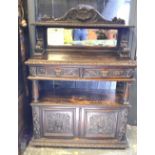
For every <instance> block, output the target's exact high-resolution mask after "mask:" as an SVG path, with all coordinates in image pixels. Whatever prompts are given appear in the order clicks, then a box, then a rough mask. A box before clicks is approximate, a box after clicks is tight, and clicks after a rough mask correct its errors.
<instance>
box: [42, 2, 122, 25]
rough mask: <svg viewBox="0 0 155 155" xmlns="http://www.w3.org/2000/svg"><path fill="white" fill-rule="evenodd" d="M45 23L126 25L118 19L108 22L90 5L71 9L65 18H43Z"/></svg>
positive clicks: (81, 5)
mask: <svg viewBox="0 0 155 155" xmlns="http://www.w3.org/2000/svg"><path fill="white" fill-rule="evenodd" d="M40 19H41V20H44V21H57V22H59V21H60V22H61V21H63V22H65V21H66V22H81V23H83V22H85V23H104V24H125V21H124V20H122V19H120V18H119V19H118V18H116V17H115V18H113V19H112V21H109V20H106V19H104V18H103V17H102V15H101V14H100V13H99V12H98V11H97V10H96V9H94V8H93V7H92V6H90V5H84V4H80V5H78V6H77V7H75V8H71V9H70V10H69V11H68V12H67V13H66V14H65V15H64V16H62V17H60V18H50V17H42V18H40Z"/></svg>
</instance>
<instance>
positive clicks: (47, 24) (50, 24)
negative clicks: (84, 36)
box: [31, 21, 135, 29]
mask: <svg viewBox="0 0 155 155" xmlns="http://www.w3.org/2000/svg"><path fill="white" fill-rule="evenodd" d="M31 24H32V25H34V26H44V27H75V28H77V27H84V28H115V29H119V28H134V27H135V26H134V25H124V24H104V23H77V22H76V23H73V22H68V21H67V22H64V21H63V22H61V21H59V22H57V21H37V22H34V23H31Z"/></svg>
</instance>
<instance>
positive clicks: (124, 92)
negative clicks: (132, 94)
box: [116, 82, 130, 103]
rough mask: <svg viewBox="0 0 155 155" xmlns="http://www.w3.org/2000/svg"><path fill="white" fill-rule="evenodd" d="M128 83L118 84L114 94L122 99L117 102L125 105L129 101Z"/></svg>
mask: <svg viewBox="0 0 155 155" xmlns="http://www.w3.org/2000/svg"><path fill="white" fill-rule="evenodd" d="M129 86H130V83H129V82H118V83H117V87H116V93H117V94H121V96H122V99H121V100H120V101H119V102H122V103H125V102H128V101H129Z"/></svg>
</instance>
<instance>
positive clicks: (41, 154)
mask: <svg viewBox="0 0 155 155" xmlns="http://www.w3.org/2000/svg"><path fill="white" fill-rule="evenodd" d="M127 137H128V142H129V148H127V149H125V150H110V149H67V148H66V149H64V148H63V149H60V148H35V147H31V146H28V147H27V148H26V150H25V152H24V154H23V155H137V127H135V126H129V125H128V128H127Z"/></svg>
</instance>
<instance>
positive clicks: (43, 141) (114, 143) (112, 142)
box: [30, 138, 128, 149]
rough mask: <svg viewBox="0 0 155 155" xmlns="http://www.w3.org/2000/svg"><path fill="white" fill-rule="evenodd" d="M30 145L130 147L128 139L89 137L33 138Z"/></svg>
mask: <svg viewBox="0 0 155 155" xmlns="http://www.w3.org/2000/svg"><path fill="white" fill-rule="evenodd" d="M30 146H39V147H67V148H107V149H108V148H109V149H110V148H111V149H114V148H115V149H125V148H127V147H128V142H127V139H126V138H125V139H124V140H123V141H119V140H117V139H105V140H97V141H96V140H89V139H78V138H75V139H65V140H64V139H48V138H40V139H34V138H32V139H31V141H30Z"/></svg>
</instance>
